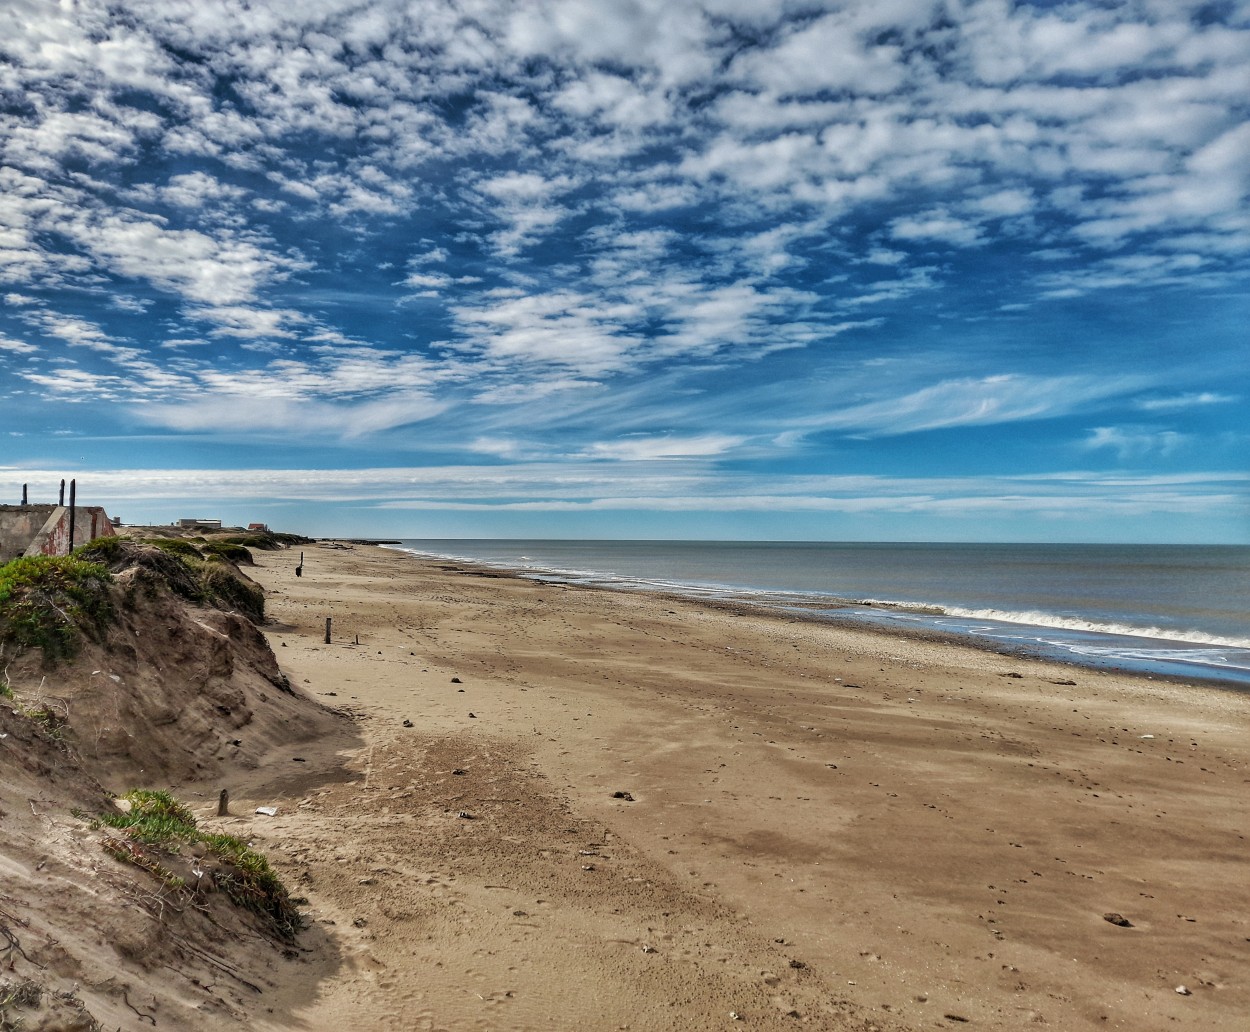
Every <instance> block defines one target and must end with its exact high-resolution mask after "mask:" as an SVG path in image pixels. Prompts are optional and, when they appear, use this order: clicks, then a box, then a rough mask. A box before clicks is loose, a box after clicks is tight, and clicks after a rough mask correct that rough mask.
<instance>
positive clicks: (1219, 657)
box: [399, 539, 1250, 688]
mask: <svg viewBox="0 0 1250 1032" xmlns="http://www.w3.org/2000/svg"><path fill="white" fill-rule="evenodd" d="M399 547H401V548H402V549H404V550H406V551H409V552H412V553H414V554H417V555H421V556H428V557H439V558H446V559H453V560H459V561H468V562H474V563H481V564H486V565H489V566H494V567H500V568H503V569H507V570H510V571H513V572H515V573H518V574H519V575H521V576H527V577H534V578H539V579H543V580H549V581H558V582H565V583H577V584H587V585H595V586H600V587H606V588H613V589H617V590H652V591H664V592H672V593H677V594H681V595H686V596H690V597H696V598H710V599H718V600H727V601H735V602H744V603H750V604H754V605H759V606H764V607H767V608H770V609H774V610H783V611H787V612H793V613H796V614H800V615H802V616H804V617H806V618H811V619H826V620H833V621H850V622H865V623H873V624H877V625H885V626H893V627H909V628H913V629H916V630H921V631H940V632H943V633H947V634H954V635H957V636H962V637H966V638H968V639H969V640H970V641H973V642H975V643H976V644H980V645H982V646H986V647H991V648H996V649H999V650H1018V651H1021V652H1026V653H1030V654H1034V655H1040V656H1044V657H1047V658H1050V659H1059V660H1064V661H1067V662H1071V663H1076V664H1079V665H1084V666H1092V667H1102V668H1109V669H1120V670H1131V671H1136V672H1141V673H1147V674H1152V675H1166V676H1170V677H1181V678H1186V679H1190V680H1194V681H1222V682H1225V683H1227V684H1231V685H1236V686H1241V687H1246V688H1250V547H1245V546H1216V545H1210V546H1208V545H1059V544H1034V545H1024V544H1021V545H1012V544H989V545H980V544H914V543H907V544H889V543H827V542H758V541H546V540H515V541H506V540H460V539H455V540H452V539H448V540H419V539H409V540H405V541H404V542H403V543H402V545H401V546H399Z"/></svg>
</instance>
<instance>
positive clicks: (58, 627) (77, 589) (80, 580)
mask: <svg viewBox="0 0 1250 1032" xmlns="http://www.w3.org/2000/svg"><path fill="white" fill-rule="evenodd" d="M111 581H112V575H111V574H110V573H109V571H108V569H107V567H105V566H103V565H101V564H100V563H94V562H87V561H85V560H83V559H81V558H79V557H78V556H50V555H36V556H23V557H22V558H20V559H14V560H12V561H11V562H7V563H5V564H3V565H0V645H13V646H15V647H17V648H38V649H42V650H43V655H44V659H45V661H46V662H48V663H54V662H56V661H57V660H60V659H65V658H68V657H70V656H73V655H74V654H75V653H76V652H77V651H78V648H79V646H80V645H81V643H82V639H83V637H84V636H86V637H89V638H93V639H95V640H99V638H100V637H101V636H102V634H103V632H104V628H105V627H106V626H107V625H108V623H109V621H110V620H111V619H112V617H113V605H112V602H111V601H110V599H109V592H108V586H109V583H110V582H111Z"/></svg>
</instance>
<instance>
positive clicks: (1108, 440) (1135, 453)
mask: <svg viewBox="0 0 1250 1032" xmlns="http://www.w3.org/2000/svg"><path fill="white" fill-rule="evenodd" d="M1189 440H1190V438H1189V437H1188V436H1187V435H1185V434H1181V433H1178V432H1177V431H1175V430H1161V429H1157V428H1151V427H1122V426H1100V427H1095V428H1094V429H1093V430H1091V431H1090V433H1089V437H1088V438H1087V439H1086V441H1085V442H1084V447H1085V449H1086V450H1087V451H1098V450H1100V449H1104V448H1106V449H1110V450H1111V451H1114V452H1115V453H1116V455H1117V456H1118V457H1119V459H1120V461H1121V462H1127V461H1130V460H1140V459H1144V458H1146V457H1148V456H1151V455H1159V456H1168V455H1172V454H1174V453H1175V452H1176V451H1178V450H1179V449H1180V448H1181V447H1183V446H1184V445H1186V444H1187V443H1188V442H1189Z"/></svg>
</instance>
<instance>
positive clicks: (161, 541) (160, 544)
mask: <svg viewBox="0 0 1250 1032" xmlns="http://www.w3.org/2000/svg"><path fill="white" fill-rule="evenodd" d="M148 544H149V545H155V546H156V547H157V548H159V549H160V550H161V551H162V552H168V553H169V554H170V555H176V556H177V557H178V558H179V559H199V558H200V550H199V549H198V548H196V547H195V545H193V544H191V542H190V541H187V540H185V539H183V538H153V539H152V540H151V541H149V542H148Z"/></svg>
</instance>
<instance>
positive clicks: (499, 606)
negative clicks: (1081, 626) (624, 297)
mask: <svg viewBox="0 0 1250 1032" xmlns="http://www.w3.org/2000/svg"><path fill="white" fill-rule="evenodd" d="M305 552H306V559H305V565H304V575H303V577H301V578H296V576H295V566H296V564H297V562H298V561H299V560H298V552H297V551H294V550H292V551H287V552H280V553H257V556H256V558H257V563H258V568H257V569H256V570H255V571H254V576H256V578H257V579H258V580H259V581H260V582H261V583H262V584H264V585H265V587H266V588H267V589H268V590H269V600H268V612H269V615H270V617H271V618H272V621H273V622H272V623H271V624H270V625H269V626H268V627H266V633H267V635H268V637H269V639H270V642H271V644H272V646H273V648H274V651H275V653H276V654H277V656H278V660H279V663H280V665H281V667H282V669H283V671H285V672H286V673H287V674H288V675H289V676H290V678H291V680H292V682H294V683H296V684H298V685H300V686H301V687H302V688H303V689H304V690H305V691H307V692H309V693H310V694H311V695H312V696H314V697H315V698H318V699H320V700H321V701H323V702H324V703H326V704H327V705H330V706H336V707H340V708H342V709H344V710H347V711H349V712H350V713H352V714H353V715H354V716H355V718H356V720H355V732H356V733H355V735H354V736H352V737H351V738H350V740H349V741H348V742H347V743H346V745H345V741H344V740H343V739H342V738H339V739H335V740H333V741H326V742H324V743H322V744H319V745H318V744H310V743H302V744H300V745H299V746H297V747H296V746H292V748H291V749H290V750H289V751H290V752H291V754H292V755H291V756H290V757H286V756H284V755H282V754H281V750H279V751H278V754H276V755H275V756H274V757H273V758H272V762H270V763H268V764H267V765H266V766H265V768H264V769H263V770H262V771H260V772H258V773H257V774H256V775H255V776H253V777H252V779H251V781H249V782H246V783H240V784H237V785H231V786H230V790H231V795H232V799H233V800H235V804H234V805H235V812H236V813H240V814H251V811H252V810H253V809H254V808H255V806H260V805H271V806H276V807H277V808H278V813H277V815H276V816H274V817H264V816H259V815H251V816H248V817H246V818H240V820H239V823H240V824H242V825H244V826H245V827H246V828H247V829H248V831H249V833H250V834H251V836H252V840H253V841H254V842H255V843H256V845H257V846H258V847H259V848H261V849H263V850H265V851H267V852H268V854H269V856H270V859H271V861H272V862H273V863H274V864H275V866H276V867H277V868H278V869H279V871H280V873H281V874H282V875H283V876H284V878H285V879H286V880H287V883H288V884H289V885H290V886H291V887H292V890H293V891H294V892H296V893H297V894H302V895H306V896H307V897H308V898H309V910H310V914H311V918H312V923H313V924H312V928H311V930H310V931H309V932H307V933H305V937H304V943H305V946H307V947H311V948H313V952H311V953H308V954H305V956H304V959H301V960H294V961H290V962H288V963H287V964H286V967H285V968H284V969H283V975H282V984H281V986H280V987H279V989H278V990H277V991H276V992H269V993H267V996H268V998H269V999H268V1001H267V1002H268V1006H269V1007H270V1008H272V1009H271V1012H269V1013H267V1014H265V1015H264V1017H265V1018H266V1020H267V1021H269V1022H270V1024H269V1025H268V1026H267V1027H272V1028H300V1029H309V1030H341V1029H369V1030H378V1032H381V1030H392V1029H393V1030H401V1029H402V1030H416V1029H448V1030H460V1029H501V1030H502V1029H517V1030H520V1029H579V1030H588V1032H593V1030H601V1029H602V1030H612V1029H633V1030H649V1029H657V1030H658V1029H692V1030H693V1029H711V1028H717V1029H719V1028H734V1027H754V1028H766V1029H771V1028H786V1029H790V1028H796V1027H804V1028H819V1029H869V1028H876V1029H882V1030H886V1029H921V1028H924V1029H928V1028H960V1027H973V1028H982V1029H1004V1030H1005V1029H1022V1028H1026V1027H1030V1028H1031V1027H1038V1026H1041V1027H1050V1028H1055V1029H1064V1030H1083V1029H1103V1028H1124V1029H1132V1030H1135V1032H1141V1030H1151V1029H1176V1028H1192V1029H1203V1030H1230V1032H1231V1030H1234V1029H1236V1030H1243V1029H1245V1028H1246V1027H1247V1026H1246V1015H1247V1014H1250V984H1248V983H1250V877H1248V874H1250V865H1248V859H1250V853H1248V849H1247V841H1246V837H1245V836H1246V834H1247V832H1248V831H1250V820H1248V819H1247V818H1248V816H1250V812H1248V811H1250V784H1248V782H1250V733H1248V732H1250V708H1248V707H1247V705H1246V703H1247V699H1246V696H1245V695H1242V694H1238V693H1235V692H1229V691H1222V690H1219V689H1214V688H1187V687H1184V686H1181V685H1174V684H1167V683H1162V682H1154V681H1150V680H1147V679H1143V678H1135V677H1128V676H1120V675H1115V674H1110V673H1100V672H1094V671H1088V670H1081V669H1076V668H1072V667H1065V666H1059V665H1053V664H1046V663H1041V662H1036V661H1031V660H1027V659H1021V658H1014V657H1008V656H1001V655H996V654H994V653H991V652H985V651H978V650H976V649H972V648H969V647H966V646H958V645H951V644H945V643H940V642H931V641H921V640H909V639H905V638H901V637H897V636H890V635H885V634H879V633H873V632H868V631H856V630H848V629H844V628H840V627H834V626H830V625H826V624H819V623H813V622H803V621H790V620H787V619H786V618H784V617H779V616H775V615H767V614H761V613H751V612H748V611H744V610H737V611H735V610H732V609H725V608H715V607H711V606H706V605H702V604H697V603H692V602H689V601H682V600H676V599H671V598H666V597H661V596H655V595H646V594H631V593H616V592H607V591H601V590H594V589H585V588H575V587H563V586H559V585H544V584H540V583H536V582H532V581H525V580H520V579H515V578H511V577H506V576H498V575H492V574H490V573H489V572H488V571H481V570H473V569H471V568H465V567H456V566H453V565H451V564H440V563H436V562H429V561H423V560H418V559H414V558H412V557H409V556H406V555H403V554H400V553H396V552H388V551H386V550H383V549H379V548H374V547H369V546H356V547H354V548H352V549H335V548H328V547H324V546H309V547H307V548H305ZM249 572H251V571H249ZM326 617H331V618H332V619H333V636H332V642H331V644H329V645H326V644H325V643H324V641H323V634H324V631H325V620H326ZM409 724H410V725H411V726H408V725H409ZM296 757H298V760H297V759H296ZM620 793H625V795H624V796H622V795H620ZM1116 914H1118V915H1122V917H1123V919H1125V920H1127V921H1128V922H1129V924H1130V926H1129V927H1125V926H1122V925H1119V924H1114V923H1111V922H1110V921H1108V920H1106V919H1105V916H1104V915H1116ZM1181 986H1184V987H1185V990H1186V993H1185V994H1182V993H1181V992H1178V991H1177V990H1178V987H1181ZM731 1012H732V1013H731ZM733 1015H737V1018H738V1019H739V1020H735V1018H734V1017H733Z"/></svg>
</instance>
